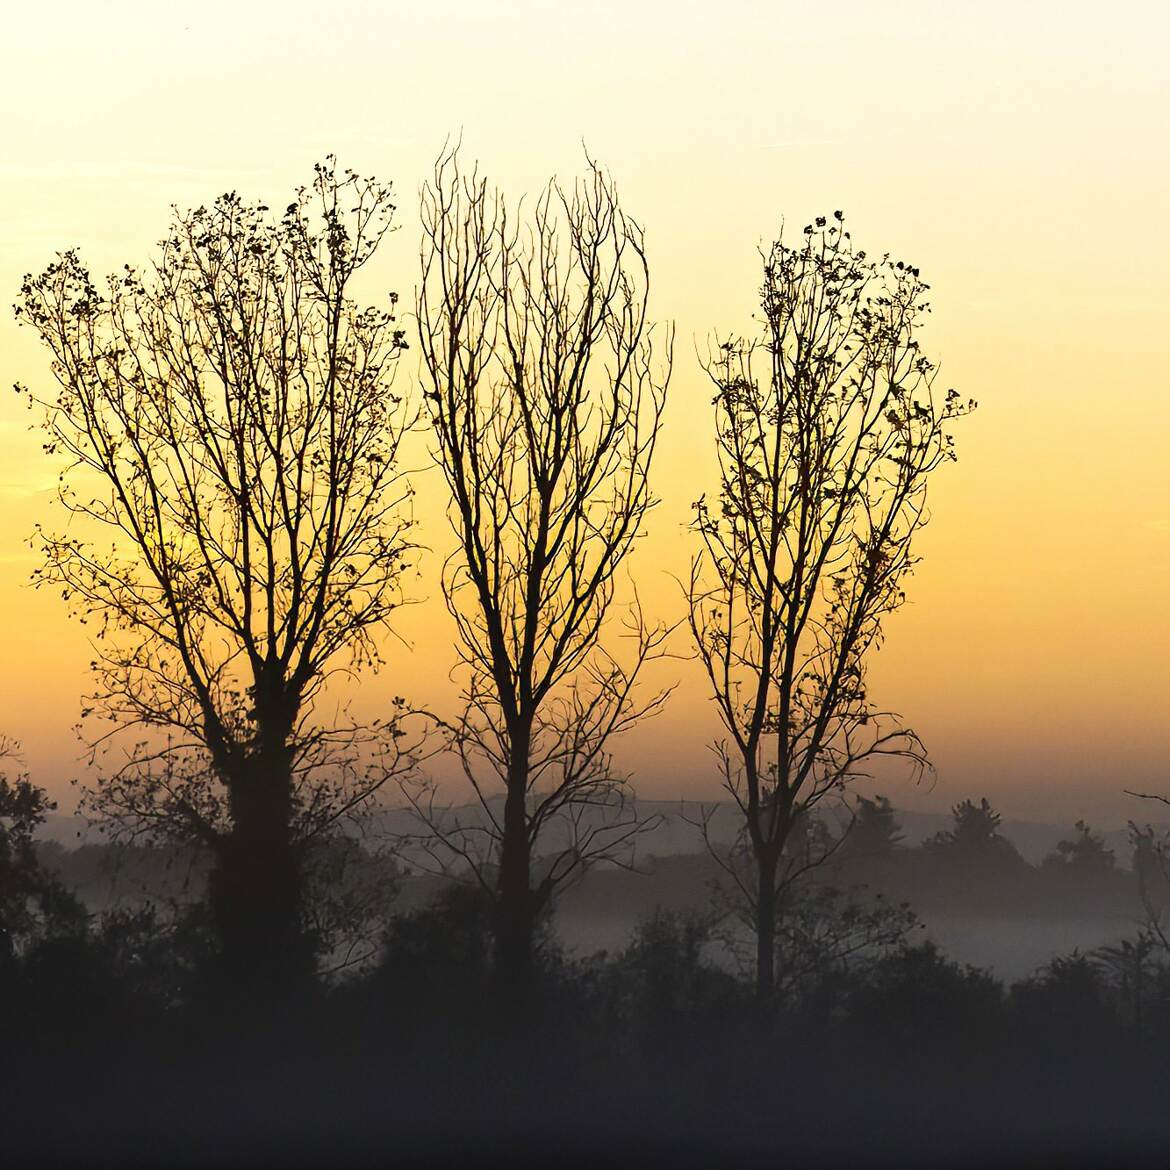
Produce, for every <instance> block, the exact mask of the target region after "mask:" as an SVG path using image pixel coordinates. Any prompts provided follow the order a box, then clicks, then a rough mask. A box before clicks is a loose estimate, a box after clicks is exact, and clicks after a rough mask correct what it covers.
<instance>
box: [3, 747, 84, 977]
mask: <svg viewBox="0 0 1170 1170" xmlns="http://www.w3.org/2000/svg"><path fill="white" fill-rule="evenodd" d="M17 753H18V749H17V746H16V744H14V743H13V742H12V741H11V740H8V739H4V738H0V760H4V759H8V760H15V759H16V758H17ZM55 807H56V806H55V805H54V804H53V803H52V802H51V801H50V800H49V799H48V797H47V796H46V795H45V792H44V790H43V789H41V788H38V787H36V785H34V784H33V783H32V781H31V780H30V779H29V778H28V776H26V775H25V774H24V773H17V774H16V775H15V776H12V777H10V776H9V774H8V773H7V772H0V985H2V984H3V983H4V981H5V979H6V977H8V976H10V975H11V973H12V971H13V970H14V968H15V965H16V963H17V961H18V960H19V959H20V958H21V956H22V955H23V954H24V953H25V952H26V951H27V950H28V949H29V947H30V946H32V945H34V944H35V943H36V942H37V941H39V940H40V939H42V938H44V937H50V936H53V935H58V934H66V935H72V936H78V935H84V933H85V926H86V914H85V909H84V907H83V906H82V905H81V904H80V903H79V902H78V901H77V899H76V898H74V897H73V895H72V894H70V893H69V891H68V890H66V889H65V888H64V886H63V885H62V884H61V883H60V882H59V881H58V880H57V879H56V878H55V877H54V876H53V875H52V874H51V873H48V872H46V870H45V867H44V866H43V865H42V864H41V861H40V858H39V857H38V856H37V849H36V841H35V840H34V836H35V834H36V831H37V829H39V828H40V826H41V825H43V824H44V821H45V816H46V814H47V813H49V812H51V811H52V810H53V809H54V808H55Z"/></svg>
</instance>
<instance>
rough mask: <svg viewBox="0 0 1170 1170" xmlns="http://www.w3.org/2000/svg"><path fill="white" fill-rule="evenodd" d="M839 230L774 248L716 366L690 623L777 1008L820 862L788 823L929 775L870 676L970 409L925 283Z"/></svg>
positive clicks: (821, 229) (736, 859) (741, 879)
mask: <svg viewBox="0 0 1170 1170" xmlns="http://www.w3.org/2000/svg"><path fill="white" fill-rule="evenodd" d="M842 220H843V217H842V215H841V213H840V212H837V213H835V215H834V217H833V222H832V224H829V223H828V222H827V220H826V219H824V218H820V219H818V220H817V223H816V226H815V227H814V226H811V225H810V226H809V227H807V228H806V229H805V231H804V236H803V240H802V242H801V243H800V244H799V245H797V246H789V245H788V244H786V243H784V242H783V240H780V241H778V242H777V243H775V244H774V245H773V246H772V248H771V249H770V251H769V252H768V253H767V254H766V255H764V256H763V257H762V258H763V284H762V289H761V308H762V325H763V333H764V336H763V339H762V340H761V341H757V342H745V341H742V340H730V341H727V342H725V343H723V344H722V345H721V346H720V347H719V350H718V353H717V356H716V357H715V358H714V359H713V360H712V361H711V362H710V363H709V364H708V367H707V368H708V373H709V375H710V376H711V379H712V381H713V383H714V386H715V390H716V393H715V397H714V406H715V416H716V446H717V451H718V457H719V465H720V485H719V492H718V496H717V498H716V499H715V500H714V501H708V500H707V498H706V497H705V496H704V497H702V498H700V499H699V500H698V502H697V503H696V505H695V518H694V528H695V530H696V532H697V533H698V535H699V538H700V540H701V546H702V551H701V552H700V555H699V556H697V557H696V559H695V561H694V563H693V565H692V571H691V576H690V581H689V587H688V590H687V592H688V600H689V604H690V625H691V630H692V634H693V637H694V641H695V645H696V647H697V650H698V656H699V658H700V660H701V662H702V664H703V666H704V668H705V671H706V674H707V678H708V680H709V682H710V685H711V691H712V695H713V697H714V700H715V704H716V707H717V708H718V711H719V715H720V719H721V721H722V723H723V727H724V729H725V731H726V733H727V736H728V739H727V740H725V741H723V742H721V743H719V744H718V745H716V751H717V756H718V759H719V765H720V771H721V774H722V778H723V782H724V785H725V786H726V788H727V790H728V791H729V792H730V793H731V795H732V797H733V798H734V800H735V802H736V804H737V805H738V807H739V809H740V812H741V813H742V814H743V835H742V838H741V842H740V846H739V848H738V849H736V850H735V851H733V853H732V854H731V855H730V856H727V857H724V859H723V860H724V864H725V867H726V868H727V871H728V873H729V874H730V876H731V877H732V879H733V881H734V883H735V886H736V888H737V889H738V890H739V891H740V893H741V895H742V896H743V898H744V900H745V904H746V905H747V906H748V908H749V911H750V916H751V918H752V920H753V924H754V927H755V934H756V944H757V945H756V952H757V954H756V967H757V986H758V990H759V992H760V994H761V995H765V996H766V995H769V994H770V993H771V991H772V989H773V987H774V985H775V940H776V923H777V916H778V914H780V913H781V912H782V905H783V898H782V897H781V893H782V890H783V888H784V887H785V886H786V885H787V884H789V883H791V882H794V881H796V880H798V879H799V878H800V876H801V875H802V874H803V873H805V872H806V871H807V869H808V868H809V866H810V865H816V864H819V863H820V861H822V860H824V859H825V857H824V856H821V857H819V858H813V859H810V860H807V861H796V860H794V859H792V858H791V857H786V850H785V845H786V842H787V841H788V838H789V835H790V834H791V832H792V829H793V826H794V825H795V824H797V823H798V821H799V819H800V817H801V816H802V815H803V814H805V813H807V812H808V811H809V810H810V809H812V808H814V807H815V806H816V805H817V804H819V803H820V802H822V801H823V800H825V799H826V798H828V797H840V796H841V794H842V793H843V791H844V790H845V789H846V787H847V786H848V785H849V784H850V783H851V782H852V781H854V780H855V779H857V778H859V777H860V776H862V775H864V774H865V773H866V769H867V766H868V765H869V764H871V763H873V762H874V761H875V760H876V759H878V758H879V757H901V758H902V759H904V760H908V761H910V762H911V763H912V764H913V765H914V766H915V767H920V766H922V765H923V764H924V762H925V756H924V752H923V749H922V745H921V743H920V742H919V740H918V737H917V736H916V735H915V734H914V733H913V732H912V731H910V730H909V729H907V728H905V727H902V726H901V725H900V724H899V723H898V721H897V720H896V718H895V717H894V716H893V715H892V714H890V713H887V712H882V711H880V710H879V709H878V708H877V707H876V706H875V705H874V704H873V702H871V700H870V698H869V694H868V690H867V686H866V676H865V670H866V659H867V657H868V655H869V652H870V651H871V649H872V648H874V647H875V646H876V645H877V644H878V643H879V642H880V641H881V638H882V630H883V624H884V622H885V619H886V618H887V617H888V616H889V615H890V614H891V613H893V612H894V611H895V610H896V609H897V608H898V607H899V606H900V605H901V604H902V602H903V601H904V600H905V593H904V591H903V590H904V585H905V580H906V577H907V575H908V574H909V573H910V572H911V570H912V568H913V566H914V564H915V561H916V558H915V556H914V554H913V545H914V536H915V535H916V533H917V532H918V531H919V529H920V528H921V527H922V525H923V524H924V523H925V522H926V519H927V514H926V490H927V482H928V480H929V478H930V476H931V474H932V473H933V472H934V471H935V469H936V468H938V467H939V466H940V464H942V463H943V462H945V461H947V460H949V459H952V458H954V448H953V441H952V438H951V435H950V434H949V427H950V424H951V423H952V422H953V421H954V420H955V419H956V418H958V417H959V416H960V415H962V414H964V413H966V412H967V411H968V410H970V409H971V408H972V407H973V405H974V404H973V403H970V402H968V403H964V402H962V401H961V400H960V398H959V396H958V394H957V393H956V392H955V391H954V390H947V391H946V392H945V394H944V395H942V396H941V397H938V396H936V394H935V392H934V384H935V367H934V365H933V364H932V363H931V361H930V360H929V359H928V358H927V357H926V356H925V355H924V354H923V353H922V351H921V349H920V345H919V340H918V332H919V329H920V326H921V324H922V320H923V317H924V316H925V314H926V313H927V311H928V309H929V305H928V303H927V300H926V293H927V288H928V286H927V285H926V284H925V283H924V282H923V281H922V279H921V278H920V276H919V272H918V269H917V268H912V267H910V266H909V265H907V264H904V263H902V262H900V261H898V262H894V261H892V260H890V259H889V257H888V256H883V257H880V258H871V257H869V256H867V255H866V253H865V252H864V251H862V250H860V249H858V248H856V247H855V246H854V245H853V243H852V241H851V239H850V236H849V233H848V232H846V231H845V230H844V229H843V227H842ZM761 356H762V362H761ZM761 364H762V365H763V367H764V368H763V369H762V370H761V369H759V368H758V367H759V366H760V365H761Z"/></svg>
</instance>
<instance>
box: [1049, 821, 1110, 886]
mask: <svg viewBox="0 0 1170 1170" xmlns="http://www.w3.org/2000/svg"><path fill="white" fill-rule="evenodd" d="M1043 866H1044V868H1045V869H1049V870H1063V871H1065V872H1068V873H1072V874H1078V875H1084V876H1085V877H1096V876H1100V875H1102V874H1108V873H1113V872H1114V871H1115V869H1116V868H1117V860H1116V858H1115V856H1114V853H1113V850H1112V849H1106V848H1105V839H1104V837H1102V836H1101V835H1100V834H1099V833H1094V832H1093V830H1092V829H1091V828H1089V826H1088V824H1087V823H1086V822H1085V821H1077V823H1076V836H1075V837H1073V838H1072V839H1071V840H1064V841H1058V842H1057V844H1056V849H1055V850H1054V851H1053V852H1052V853H1050V854H1049V855H1048V856H1047V857H1045V858H1044V861H1043Z"/></svg>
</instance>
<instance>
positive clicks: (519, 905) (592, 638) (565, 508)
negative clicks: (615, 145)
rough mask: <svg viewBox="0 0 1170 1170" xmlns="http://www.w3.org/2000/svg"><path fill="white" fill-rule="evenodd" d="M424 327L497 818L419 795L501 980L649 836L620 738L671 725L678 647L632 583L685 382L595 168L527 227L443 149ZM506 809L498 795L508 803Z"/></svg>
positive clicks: (427, 250)
mask: <svg viewBox="0 0 1170 1170" xmlns="http://www.w3.org/2000/svg"><path fill="white" fill-rule="evenodd" d="M422 220H423V245H422V286H421V291H420V294H419V304H418V318H419V334H420V341H421V347H422V355H423V365H424V369H425V377H426V387H427V389H426V394H425V400H426V404H427V407H428V409H429V412H430V417H431V422H432V423H433V426H434V436H435V444H436V458H437V461H438V463H439V465H440V466H441V468H442V470H443V474H444V476H445V478H446V481H447V486H448V489H449V491H450V505H449V516H450V519H451V525H452V528H453V530H454V533H455V537H456V541H457V547H456V550H455V551H454V552H453V554H452V555H451V558H450V559H449V560H448V562H447V564H446V570H445V573H444V577H443V592H444V595H445V597H446V599H447V605H448V608H449V610H450V612H451V614H452V616H453V618H454V621H455V624H456V629H457V631H458V638H457V643H456V645H457V652H458V654H459V656H460V662H461V667H462V670H463V677H464V680H465V689H464V692H463V699H464V708H463V712H462V714H461V715H460V717H459V718H458V719H457V720H455V721H453V722H450V723H448V724H446V729H447V731H448V733H449V735H450V744H451V747H452V748H453V749H454V751H455V752H456V754H457V756H458V758H459V760H460V761H461V765H462V769H463V771H464V773H465V775H466V777H467V779H468V781H469V782H470V784H471V786H472V788H473V790H474V792H475V795H476V797H477V799H478V802H479V804H480V813H479V815H478V816H476V817H474V818H472V819H467V818H462V819H460V818H455V819H453V818H452V817H451V816H450V815H449V814H444V813H443V812H442V810H441V809H439V808H438V807H437V806H436V804H435V799H434V790H433V788H432V789H424V790H422V791H415V792H414V793H413V794H412V797H411V798H412V800H413V801H414V805H415V808H416V809H417V810H418V811H419V812H420V814H421V815H422V816H423V818H424V819H425V820H426V822H427V825H428V827H429V831H430V832H432V833H434V834H435V835H436V836H437V838H438V839H439V840H440V841H441V842H442V845H443V848H444V849H445V850H446V851H447V855H448V856H454V857H458V858H460V859H461V860H462V861H463V862H464V863H466V865H467V866H469V867H470V869H471V870H472V871H473V872H474V873H475V875H476V876H477V878H478V880H479V881H480V882H481V883H482V885H483V887H484V888H485V890H488V891H490V892H491V894H492V897H493V899H494V902H495V907H496V955H497V962H498V964H499V966H500V968H501V970H503V971H504V972H506V973H507V974H509V975H512V976H520V975H522V974H523V973H524V972H525V971H526V970H527V969H528V968H529V967H530V965H531V961H532V956H533V938H534V931H535V928H536V924H537V922H538V920H539V918H540V916H541V915H542V913H543V912H544V911H545V910H546V909H547V907H548V906H549V904H550V902H551V900H552V898H553V896H554V894H555V892H556V890H557V889H558V888H560V887H561V886H563V884H564V883H565V882H567V881H570V880H572V879H573V878H574V877H575V876H576V875H577V874H578V873H580V872H581V870H582V868H583V867H584V866H587V865H589V864H590V863H591V862H593V861H596V860H597V859H599V858H602V857H615V856H617V855H618V851H619V850H620V849H621V848H622V847H624V845H625V844H626V843H628V842H629V840H630V838H631V835H632V834H633V833H634V832H636V831H637V828H638V824H637V819H636V817H635V816H634V815H633V813H632V810H631V809H630V807H629V806H628V804H627V797H628V789H627V785H626V782H625V779H624V778H623V777H622V776H621V775H620V774H618V773H617V772H615V770H614V767H613V762H612V759H611V756H610V750H609V749H610V745H611V742H612V740H613V738H614V737H615V736H617V735H619V734H620V733H622V732H624V731H626V730H628V729H629V728H630V727H631V726H633V725H634V724H635V723H636V722H638V721H639V720H641V719H643V718H645V717H646V716H648V715H650V714H652V713H654V712H655V711H656V710H657V709H658V708H659V706H660V705H661V703H662V701H663V699H664V698H665V695H663V694H656V695H654V696H652V697H649V698H645V699H640V698H638V697H637V696H636V691H635V683H636V680H637V678H638V675H639V673H640V670H641V668H642V666H643V665H644V664H645V662H646V661H647V660H648V659H650V658H652V657H654V656H656V655H657V654H658V653H659V651H660V649H661V648H662V646H663V641H664V638H665V634H666V631H665V630H664V629H663V628H662V627H661V626H659V625H656V624H653V623H650V622H648V621H647V620H646V619H645V618H644V616H643V614H642V611H641V609H640V607H639V606H638V605H637V604H636V602H635V604H634V605H633V607H632V608H631V609H629V610H628V611H627V612H626V620H625V628H624V630H623V631H622V632H623V633H624V634H626V635H627V638H626V646H627V649H626V650H625V651H624V652H623V651H622V650H621V649H620V647H618V646H617V645H615V644H614V643H613V642H608V643H607V642H606V640H605V638H604V635H605V633H606V631H607V629H608V628H610V627H611V625H612V622H611V620H610V619H611V618H612V617H613V616H614V615H613V610H614V604H615V596H616V588H617V585H616V583H617V578H618V574H619V570H620V569H621V568H622V566H623V564H624V563H625V561H626V557H627V555H628V554H629V552H630V550H631V549H632V547H633V545H634V542H635V540H636V539H637V537H638V535H639V534H640V533H641V531H642V528H643V524H644V521H645V519H646V516H647V514H648V513H649V511H650V509H651V508H652V507H653V505H654V503H655V499H654V495H653V493H652V491H651V489H650V482H649V473H650V467H651V462H652V459H653V456H654V451H655V447H656V445H657V439H658V433H659V426H660V423H661V419H662V410H663V407H664V405H665V402H666V386H667V381H668V378H669V372H670V348H671V335H670V333H669V332H668V333H667V334H666V335H665V338H664V345H663V350H664V352H663V353H662V354H661V356H662V359H663V360H662V362H661V364H660V363H659V360H658V359H659V356H660V354H659V347H658V346H657V345H656V344H655V340H654V336H653V334H654V331H653V329H652V326H651V324H650V322H649V320H648V317H647V295H648V272H649V270H648V266H647V262H646V254H645V250H644V247H643V240H642V231H641V229H640V228H639V227H638V225H637V224H636V223H635V222H634V221H633V220H631V219H630V218H629V217H628V216H627V215H626V214H625V212H624V211H623V210H622V208H621V205H620V203H619V201H618V196H617V192H616V190H615V188H614V186H613V183H612V181H611V180H610V179H609V178H608V177H607V176H606V175H605V174H604V173H603V172H602V170H601V169H600V168H599V167H598V166H596V165H595V164H593V163H592V162H591V163H590V166H589V171H588V173H587V175H586V177H585V178H584V179H583V180H582V181H580V182H578V183H577V184H576V185H575V186H574V187H573V188H572V189H571V190H564V189H562V188H561V187H560V186H559V185H557V184H556V183H551V184H550V185H549V186H548V187H547V188H546V189H545V190H544V192H543V194H542V195H541V196H540V197H539V198H538V199H537V201H536V203H535V205H534V206H533V209H532V212H531V214H530V216H529V218H528V220H527V221H526V222H525V223H524V224H523V225H522V226H521V225H519V224H517V223H515V222H514V221H513V220H512V218H511V217H510V215H509V213H508V211H507V209H506V207H505V205H504V203H503V201H502V199H501V198H500V196H498V195H496V194H493V193H491V192H490V191H489V190H488V187H487V184H486V182H485V181H484V180H482V179H481V178H479V177H478V175H476V174H472V175H471V176H470V177H468V176H466V175H464V174H462V173H461V172H460V168H459V165H458V161H457V157H456V154H455V152H446V153H444V155H443V156H442V158H441V159H440V160H439V162H438V163H437V165H436V169H435V174H434V177H433V179H432V180H431V182H429V183H428V184H427V185H426V187H425V188H424V190H423V196H422ZM497 797H502V808H501V806H500V804H501V802H500V801H499V800H498V799H497Z"/></svg>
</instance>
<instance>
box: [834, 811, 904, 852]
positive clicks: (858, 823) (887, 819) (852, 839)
mask: <svg viewBox="0 0 1170 1170" xmlns="http://www.w3.org/2000/svg"><path fill="white" fill-rule="evenodd" d="M902 842H903V834H902V826H901V825H900V824H899V823H898V814H897V812H896V811H895V810H894V806H893V805H892V804H890V800H889V797H887V796H875V797H873V798H872V799H870V798H869V797H868V796H858V797H857V800H856V802H855V805H854V814H853V820H852V823H851V825H850V827H849V831H848V835H847V837H846V839H845V841H844V842H843V845H842V852H843V853H845V854H847V855H848V856H849V857H855V858H878V857H889V856H891V854H893V853H894V852H895V851H896V850H897V849H899V848H901V846H902Z"/></svg>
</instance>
